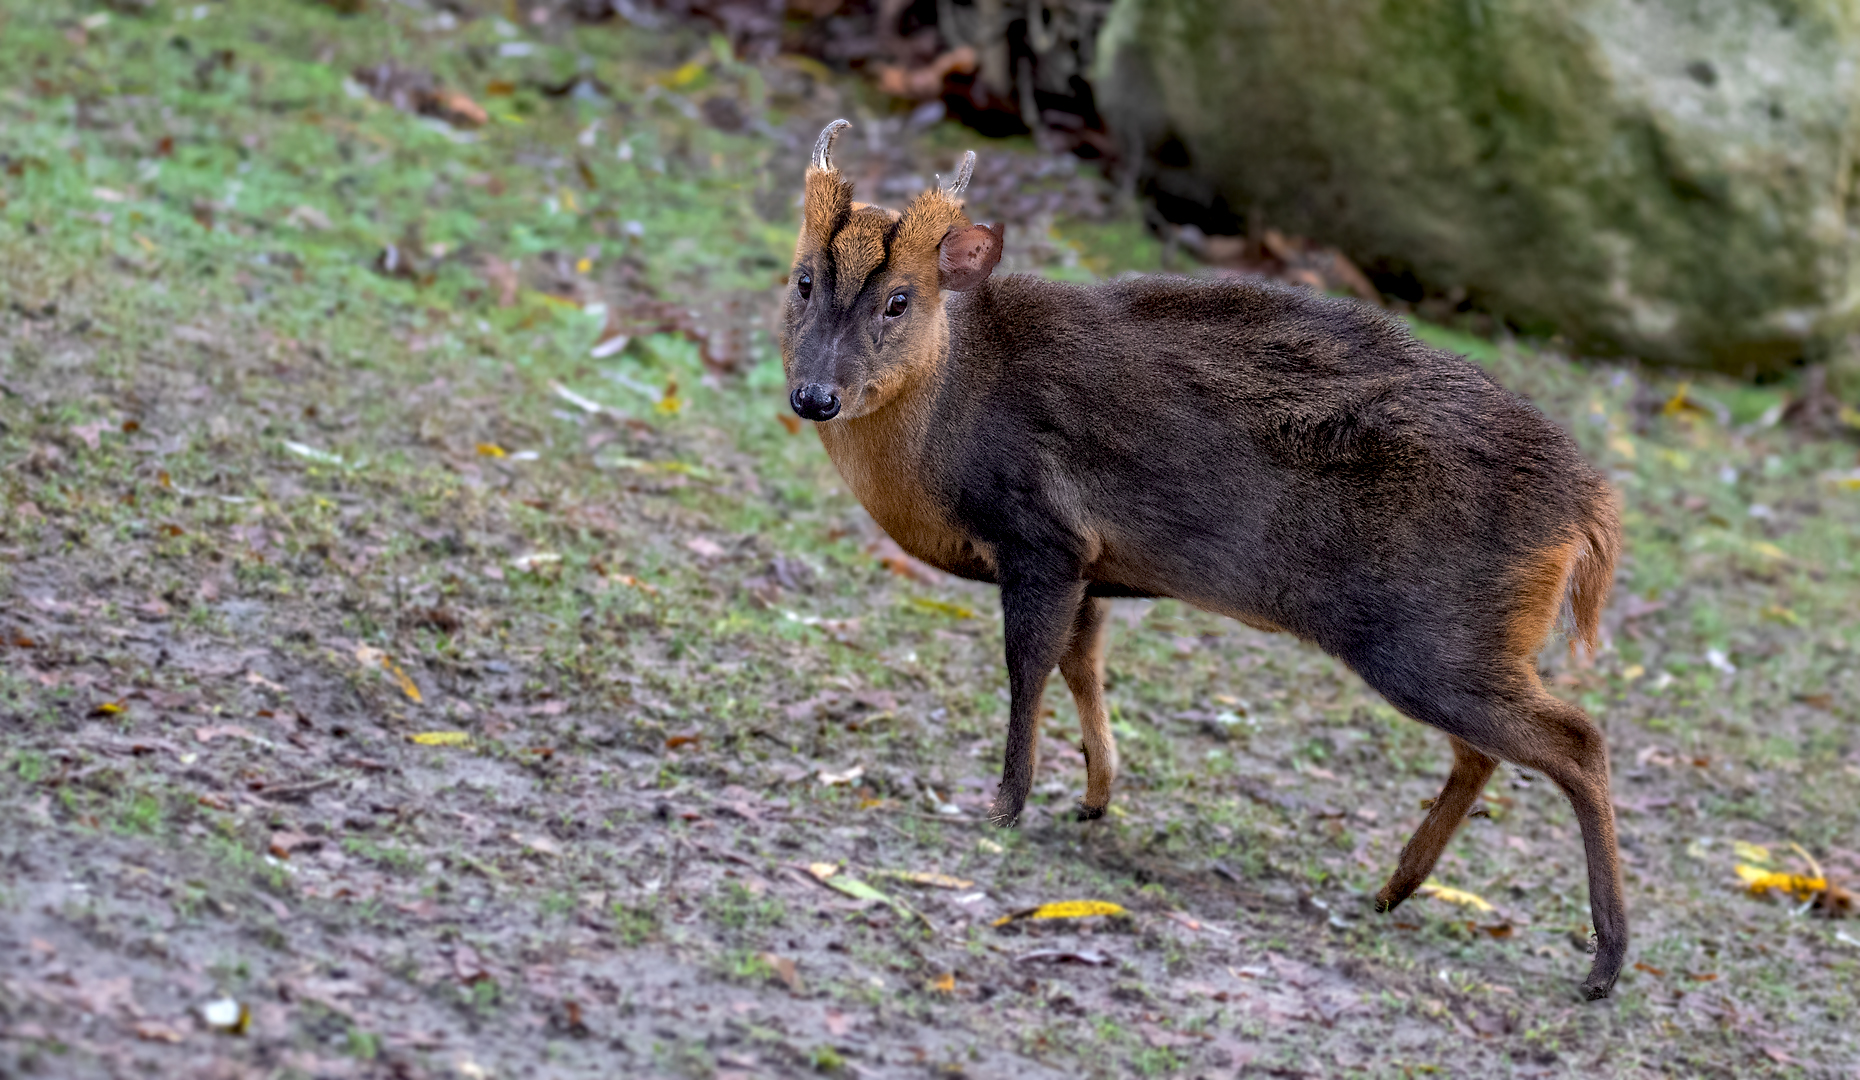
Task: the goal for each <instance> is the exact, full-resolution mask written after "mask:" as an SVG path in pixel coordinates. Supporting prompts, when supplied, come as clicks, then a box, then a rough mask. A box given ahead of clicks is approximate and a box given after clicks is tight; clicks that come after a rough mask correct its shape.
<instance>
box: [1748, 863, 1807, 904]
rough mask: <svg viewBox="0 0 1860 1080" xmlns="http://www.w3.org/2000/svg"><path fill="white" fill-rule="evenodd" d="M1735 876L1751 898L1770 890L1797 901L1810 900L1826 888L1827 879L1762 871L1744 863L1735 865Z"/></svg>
mask: <svg viewBox="0 0 1860 1080" xmlns="http://www.w3.org/2000/svg"><path fill="white" fill-rule="evenodd" d="M1737 876H1738V877H1740V878H1742V879H1743V881H1744V885H1745V886H1746V887H1748V888H1749V889H1750V892H1751V895H1753V896H1764V895H1766V894H1768V893H1769V891H1770V890H1771V889H1775V890H1776V891H1777V892H1780V893H1787V894H1789V895H1791V896H1793V897H1795V898H1796V899H1797V900H1812V899H1814V898H1815V894H1817V893H1819V892H1822V891H1824V890H1826V889H1827V887H1828V879H1827V878H1825V877H1807V876H1805V875H1802V874H1788V873H1783V872H1781V871H1776V870H1764V869H1761V868H1759V867H1755V866H1750V865H1748V864H1745V863H1738V864H1737Z"/></svg>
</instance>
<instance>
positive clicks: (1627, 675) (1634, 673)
mask: <svg viewBox="0 0 1860 1080" xmlns="http://www.w3.org/2000/svg"><path fill="white" fill-rule="evenodd" d="M1645 674H1647V669H1646V668H1644V667H1641V666H1640V665H1639V664H1629V665H1628V666H1627V667H1626V668H1625V669H1623V670H1622V672H1621V677H1622V678H1624V679H1627V680H1628V681H1629V682H1632V681H1633V680H1635V679H1638V678H1640V677H1641V676H1642V675H1645Z"/></svg>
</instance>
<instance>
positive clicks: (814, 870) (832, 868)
mask: <svg viewBox="0 0 1860 1080" xmlns="http://www.w3.org/2000/svg"><path fill="white" fill-rule="evenodd" d="M807 872H808V873H810V874H812V875H814V876H815V877H816V878H819V879H820V880H821V881H825V880H827V879H828V878H830V877H832V876H833V875H834V874H837V873H839V872H840V868H839V864H838V863H830V862H816V863H808V864H807Z"/></svg>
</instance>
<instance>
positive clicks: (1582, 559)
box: [1563, 485, 1621, 655]
mask: <svg viewBox="0 0 1860 1080" xmlns="http://www.w3.org/2000/svg"><path fill="white" fill-rule="evenodd" d="M1598 487H1600V488H1601V490H1600V491H1598V492H1597V493H1596V498H1595V500H1594V502H1593V503H1591V505H1590V507H1589V514H1588V516H1587V518H1586V519H1585V520H1583V521H1582V522H1580V523H1579V524H1578V525H1577V526H1576V531H1577V544H1576V557H1575V559H1574V560H1573V562H1572V564H1571V566H1570V570H1569V579H1568V581H1567V583H1566V584H1565V585H1564V594H1563V603H1564V611H1565V613H1566V625H1567V626H1568V628H1569V638H1570V646H1571V648H1574V647H1575V645H1576V644H1578V643H1580V644H1581V645H1582V646H1583V647H1584V648H1586V649H1588V650H1589V654H1590V655H1594V654H1595V652H1596V650H1597V649H1599V648H1600V647H1601V633H1602V608H1603V607H1604V606H1605V605H1606V604H1607V603H1608V593H1609V591H1610V590H1612V589H1613V588H1614V584H1615V562H1616V560H1617V559H1619V558H1620V557H1621V506H1620V501H1619V499H1618V497H1617V496H1616V495H1615V493H1614V490H1613V489H1612V488H1609V487H1607V486H1606V485H1598Z"/></svg>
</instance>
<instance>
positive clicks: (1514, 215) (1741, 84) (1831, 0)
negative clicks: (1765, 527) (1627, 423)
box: [1095, 0, 1860, 372]
mask: <svg viewBox="0 0 1860 1080" xmlns="http://www.w3.org/2000/svg"><path fill="white" fill-rule="evenodd" d="M1856 58H1860V3H1854V2H1840V0H1800V2H1790V0H1771V2H1761V0H1692V2H1687V0H1117V2H1116V5H1115V7H1114V8H1113V10H1112V13H1111V15H1110V17H1109V19H1108V21H1107V22H1106V24H1105V27H1104V29H1103V31H1102V33H1101V36H1100V38H1099V45H1098V60H1097V77H1096V80H1095V85H1096V90H1097V93H1098V97H1099V98H1100V100H1101V102H1102V105H1103V109H1104V112H1105V114H1106V116H1107V117H1108V118H1109V119H1110V121H1111V123H1112V125H1113V126H1114V127H1115V128H1116V129H1118V130H1119V131H1121V132H1122V133H1123V135H1124V137H1125V138H1126V139H1128V140H1130V146H1131V149H1132V150H1133V151H1136V152H1139V153H1145V154H1147V155H1150V156H1152V157H1154V156H1155V155H1156V154H1157V153H1158V151H1162V159H1161V160H1162V161H1163V162H1164V164H1163V165H1162V166H1161V167H1159V168H1158V169H1157V170H1156V171H1155V175H1154V179H1155V181H1156V182H1157V184H1158V185H1159V186H1160V187H1161V188H1162V189H1163V190H1164V192H1165V193H1166V194H1173V195H1175V196H1178V197H1185V198H1189V199H1194V200H1197V201H1201V202H1204V203H1219V202H1224V203H1225V205H1227V206H1229V207H1232V208H1234V211H1235V212H1236V214H1238V215H1240V216H1242V217H1244V216H1245V215H1246V214H1250V213H1254V212H1257V213H1259V214H1261V215H1262V216H1263V219H1264V221H1265V222H1266V223H1267V224H1270V225H1274V226H1277V227H1279V228H1282V229H1286V230H1288V231H1295V232H1300V233H1305V234H1307V235H1311V236H1314V237H1317V238H1319V239H1322V240H1325V241H1328V242H1330V243H1334V244H1336V245H1338V246H1340V247H1341V248H1343V249H1344V250H1345V251H1347V252H1349V253H1350V254H1351V255H1352V256H1353V257H1355V258H1356V259H1358V260H1359V261H1360V262H1362V263H1364V264H1365V265H1367V266H1370V267H1373V268H1378V269H1381V270H1384V271H1396V272H1405V273H1411V274H1412V275H1413V276H1414V277H1415V278H1416V279H1418V280H1419V281H1420V282H1422V283H1424V284H1425V285H1427V286H1429V287H1431V288H1434V289H1438V290H1441V291H1448V290H1451V289H1454V288H1456V287H1457V288H1463V289H1465V290H1467V292H1468V294H1469V295H1470V297H1471V298H1472V299H1473V300H1474V301H1475V302H1477V303H1479V304H1480V305H1482V306H1484V307H1486V308H1488V309H1490V310H1492V311H1495V312H1498V313H1500V314H1502V315H1504V316H1506V317H1507V318H1509V319H1510V320H1512V321H1513V322H1514V323H1515V324H1517V325H1519V326H1521V327H1523V328H1525V329H1527V330H1529V331H1532V332H1538V333H1547V332H1553V331H1554V332H1560V333H1562V334H1564V335H1566V336H1567V337H1568V338H1569V339H1570V340H1571V341H1572V342H1573V343H1574V344H1575V345H1576V346H1577V347H1579V348H1582V349H1584V350H1587V351H1590V352H1596V353H1625V354H1633V355H1638V356H1642V357H1645V358H1648V359H1651V360H1655V361H1660V362H1666V363H1676V364H1684V365H1693V366H1709V367H1716V368H1720V369H1724V370H1728V371H1733V372H1753V371H1760V370H1763V369H1769V368H1775V367H1778V366H1781V365H1784V364H1787V363H1789V362H1791V361H1794V360H1796V359H1799V358H1802V357H1804V356H1807V357H1808V358H1811V359H1815V358H1819V357H1820V356H1823V355H1831V354H1836V353H1839V352H1841V351H1842V350H1844V349H1845V348H1846V346H1845V345H1844V342H1845V341H1846V339H1847V337H1848V335H1850V334H1852V333H1853V332H1854V331H1856V330H1857V329H1860V273H1857V269H1856V260H1855V254H1856V252H1857V251H1860V242H1857V238H1860V209H1857V207H1856V199H1857V198H1860V195H1857V194H1856V189H1855V182H1854V181H1855V179H1856V176H1855V172H1856V169H1855V153H1856V149H1857V148H1860V107H1857V106H1860V61H1857V60H1856ZM1171 155H1173V157H1172V156H1171ZM1184 157H1185V158H1186V160H1183V159H1184ZM1171 162H1173V164H1174V166H1175V167H1170V163H1171Z"/></svg>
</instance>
